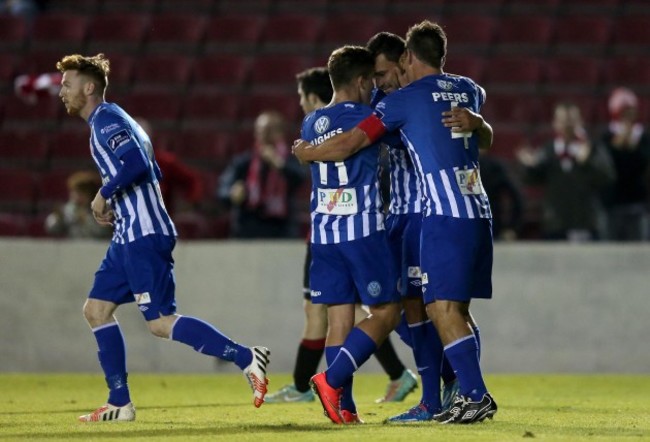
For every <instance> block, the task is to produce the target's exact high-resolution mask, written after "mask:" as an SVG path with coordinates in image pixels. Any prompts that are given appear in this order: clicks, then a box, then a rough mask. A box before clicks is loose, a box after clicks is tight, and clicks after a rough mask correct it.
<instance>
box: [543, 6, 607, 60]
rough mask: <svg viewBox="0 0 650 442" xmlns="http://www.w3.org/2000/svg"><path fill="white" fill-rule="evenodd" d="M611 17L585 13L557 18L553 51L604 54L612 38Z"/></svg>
mask: <svg viewBox="0 0 650 442" xmlns="http://www.w3.org/2000/svg"><path fill="white" fill-rule="evenodd" d="M611 25H612V22H611V20H610V18H609V17H600V16H595V17H593V16H591V17H585V16H583V15H577V16H564V17H559V18H557V19H556V22H555V36H554V39H553V40H554V44H553V51H554V53H555V54H583V55H589V54H594V55H602V54H603V53H604V52H605V51H606V50H607V48H608V46H607V45H608V43H609V41H610V39H611V29H612V26H611Z"/></svg>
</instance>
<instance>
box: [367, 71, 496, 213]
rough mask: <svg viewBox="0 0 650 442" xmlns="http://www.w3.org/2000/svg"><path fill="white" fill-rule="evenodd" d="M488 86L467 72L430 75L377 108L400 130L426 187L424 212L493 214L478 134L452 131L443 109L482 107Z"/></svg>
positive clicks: (388, 126) (391, 126) (387, 123)
mask: <svg viewBox="0 0 650 442" xmlns="http://www.w3.org/2000/svg"><path fill="white" fill-rule="evenodd" d="M484 101H485V91H484V90H483V88H481V87H480V86H478V85H477V84H476V83H474V81H472V80H471V79H469V78H467V77H461V76H456V75H447V74H441V75H429V76H427V77H424V78H422V79H420V80H418V81H414V82H413V83H411V84H410V85H408V86H406V87H404V88H402V89H400V90H398V91H396V92H393V93H392V94H390V95H388V96H387V97H386V98H384V99H383V100H382V101H380V102H379V103H378V104H377V106H376V108H375V114H376V115H377V116H378V117H379V118H380V119H381V122H382V123H383V125H384V126H385V128H386V130H387V131H389V132H390V131H394V130H399V131H400V134H401V138H402V141H403V142H404V144H405V145H406V146H407V148H408V150H409V152H410V154H411V158H412V159H413V163H414V166H415V169H416V171H417V174H418V177H419V179H420V180H421V181H422V189H423V192H424V207H423V215H424V216H429V215H432V214H435V215H445V216H451V217H454V218H492V213H491V210H490V204H489V202H488V197H487V194H486V193H485V190H484V189H483V185H482V184H481V176H480V172H479V161H478V155H479V153H478V136H477V135H476V134H475V133H473V132H472V133H469V132H468V133H452V132H451V130H450V129H449V128H446V127H445V126H444V125H443V124H442V122H441V120H442V112H443V111H445V110H449V109H450V108H451V107H453V106H463V107H468V108H470V109H471V110H473V111H474V112H479V110H480V108H481V106H482V105H483V103H484Z"/></svg>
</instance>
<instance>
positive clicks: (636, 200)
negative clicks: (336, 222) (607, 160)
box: [600, 87, 650, 241]
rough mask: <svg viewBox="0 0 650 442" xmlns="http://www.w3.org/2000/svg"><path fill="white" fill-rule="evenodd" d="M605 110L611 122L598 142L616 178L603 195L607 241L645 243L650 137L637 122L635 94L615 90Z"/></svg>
mask: <svg viewBox="0 0 650 442" xmlns="http://www.w3.org/2000/svg"><path fill="white" fill-rule="evenodd" d="M608 107H609V114H610V117H611V119H610V122H609V127H608V129H607V131H606V132H605V133H604V134H603V136H602V138H601V140H600V141H601V143H602V145H603V147H604V149H605V150H607V151H608V152H609V154H610V156H611V157H612V160H613V162H614V167H615V169H616V173H617V175H616V181H615V182H614V183H612V185H611V186H610V187H609V188H608V189H607V190H606V192H605V203H606V206H607V213H608V229H607V230H608V232H607V239H610V240H614V241H639V240H643V241H647V240H648V236H649V235H648V186H649V175H650V136H648V133H647V132H646V131H645V128H644V127H643V124H641V123H640V122H639V121H638V108H639V103H638V99H637V97H636V95H635V94H634V92H632V91H631V90H629V89H627V88H623V87H620V88H617V89H614V90H613V91H612V93H611V95H610V97H609V103H608Z"/></svg>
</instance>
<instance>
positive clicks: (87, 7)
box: [47, 0, 104, 15]
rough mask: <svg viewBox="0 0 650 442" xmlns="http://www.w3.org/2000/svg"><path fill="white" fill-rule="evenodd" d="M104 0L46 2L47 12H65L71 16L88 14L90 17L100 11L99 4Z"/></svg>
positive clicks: (58, 0)
mask: <svg viewBox="0 0 650 442" xmlns="http://www.w3.org/2000/svg"><path fill="white" fill-rule="evenodd" d="M103 1H104V0H84V1H82V2H80V1H79V0H56V1H54V2H48V4H47V8H48V11H52V12H56V13H59V12H65V13H73V14H88V15H92V14H95V13H97V12H98V11H99V10H100V6H101V3H102V2H103Z"/></svg>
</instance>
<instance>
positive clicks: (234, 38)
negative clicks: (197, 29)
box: [204, 15, 266, 53]
mask: <svg viewBox="0 0 650 442" xmlns="http://www.w3.org/2000/svg"><path fill="white" fill-rule="evenodd" d="M265 20H266V17H265V16H263V15H219V16H215V17H212V19H210V21H209V22H208V24H207V27H206V31H205V43H204V50H205V52H206V53H211V52H248V51H251V50H253V49H255V48H256V47H257V44H258V43H259V41H260V36H261V34H262V27H263V26H264V22H265Z"/></svg>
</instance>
